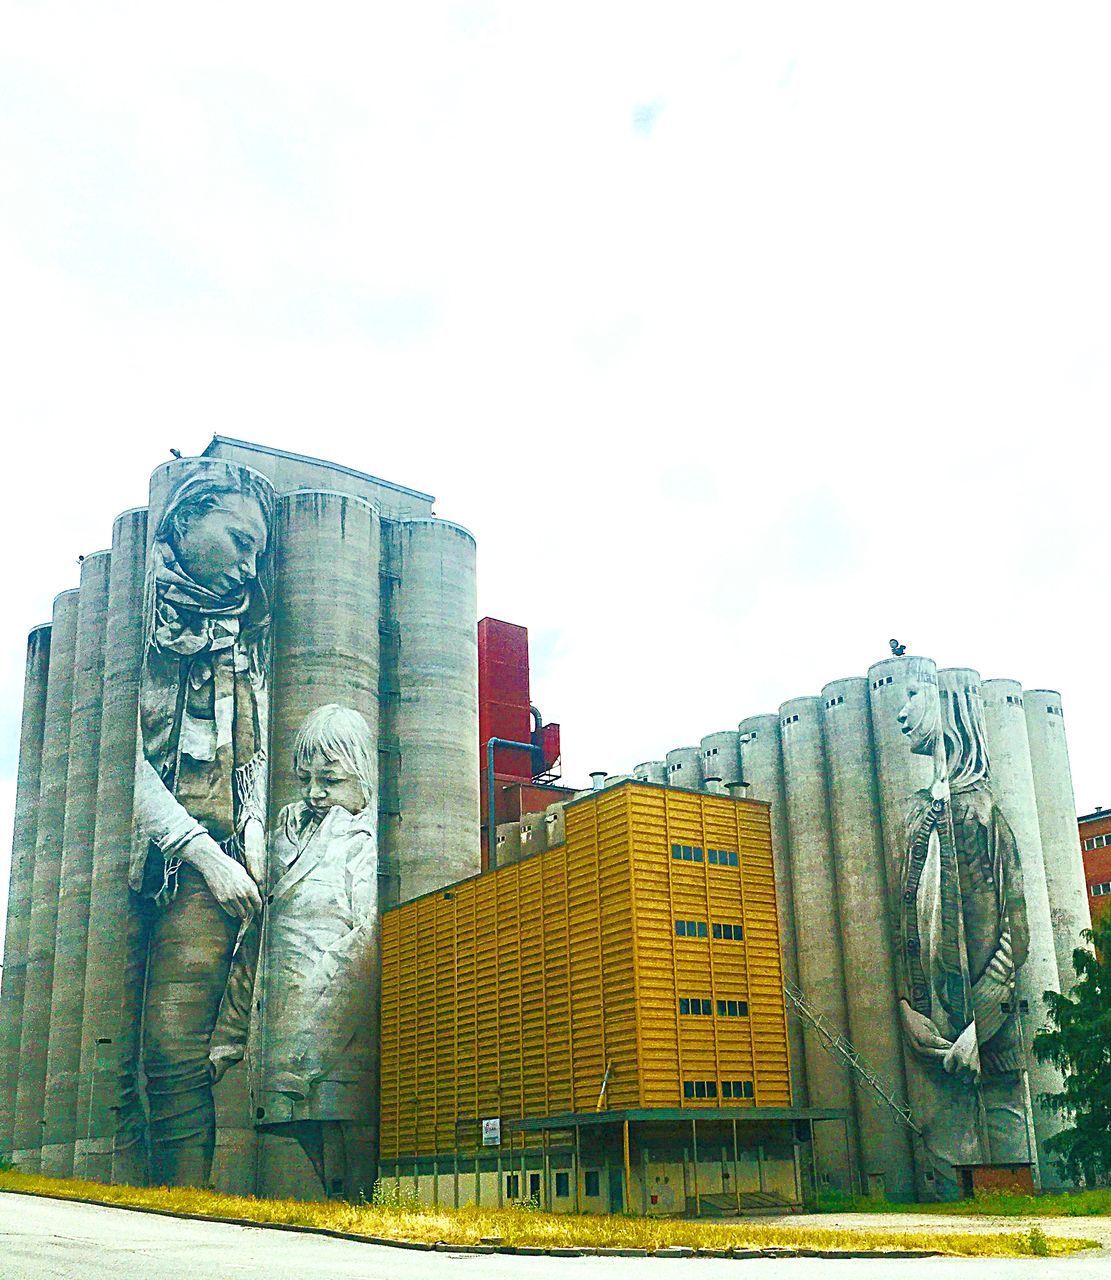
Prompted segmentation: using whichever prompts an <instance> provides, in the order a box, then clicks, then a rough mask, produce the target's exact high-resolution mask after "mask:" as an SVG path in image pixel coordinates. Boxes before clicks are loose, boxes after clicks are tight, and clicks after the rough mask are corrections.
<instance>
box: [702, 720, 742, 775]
mask: <svg viewBox="0 0 1111 1280" xmlns="http://www.w3.org/2000/svg"><path fill="white" fill-rule="evenodd" d="M699 745H700V749H701V751H702V776H703V777H704V778H720V779H721V782H722V783H723V785H724V786H726V787H728V786H730V785H731V784H734V783H737V782H740V781H741V746H740V734H739V733H738V732H737V730H736V729H723V730H721V731H720V732H718V733H708V734H707V735H706V736H705V737H704V738H703V739H702V742H701V743H700V744H699Z"/></svg>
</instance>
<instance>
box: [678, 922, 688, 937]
mask: <svg viewBox="0 0 1111 1280" xmlns="http://www.w3.org/2000/svg"><path fill="white" fill-rule="evenodd" d="M675 936H676V937H677V938H685V937H686V936H687V922H686V921H685V920H676V921H675Z"/></svg>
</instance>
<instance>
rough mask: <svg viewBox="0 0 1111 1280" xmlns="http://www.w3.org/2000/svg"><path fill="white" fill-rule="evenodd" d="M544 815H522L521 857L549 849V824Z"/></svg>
mask: <svg viewBox="0 0 1111 1280" xmlns="http://www.w3.org/2000/svg"><path fill="white" fill-rule="evenodd" d="M546 816H547V815H546V814H544V813H525V814H522V815H521V857H522V858H525V857H528V855H529V854H530V853H542V852H543V851H544V850H545V849H546V848H547V847H548V824H547V821H546Z"/></svg>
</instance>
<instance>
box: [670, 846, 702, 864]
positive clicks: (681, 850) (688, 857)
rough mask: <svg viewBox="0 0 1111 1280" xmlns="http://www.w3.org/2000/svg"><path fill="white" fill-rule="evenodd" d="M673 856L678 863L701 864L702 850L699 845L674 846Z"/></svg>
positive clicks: (672, 849) (672, 847)
mask: <svg viewBox="0 0 1111 1280" xmlns="http://www.w3.org/2000/svg"><path fill="white" fill-rule="evenodd" d="M671 856H672V858H674V860H675V861H676V862H701V861H702V850H701V849H700V848H699V847H698V845H689V844H673V845H672V846H671Z"/></svg>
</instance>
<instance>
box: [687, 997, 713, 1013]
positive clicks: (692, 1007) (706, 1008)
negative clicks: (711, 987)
mask: <svg viewBox="0 0 1111 1280" xmlns="http://www.w3.org/2000/svg"><path fill="white" fill-rule="evenodd" d="M679 1012H680V1013H681V1014H691V1015H692V1016H694V1017H699V1018H702V1017H705V1018H708V1017H709V1016H710V1014H711V1013H712V1012H713V1004H712V1003H711V1001H709V1000H703V998H702V997H701V996H680V997H679Z"/></svg>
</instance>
